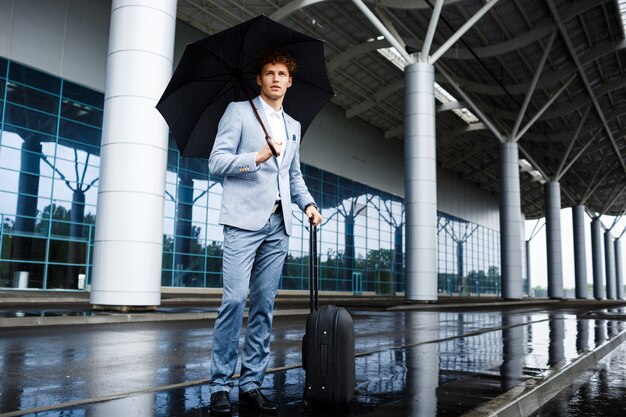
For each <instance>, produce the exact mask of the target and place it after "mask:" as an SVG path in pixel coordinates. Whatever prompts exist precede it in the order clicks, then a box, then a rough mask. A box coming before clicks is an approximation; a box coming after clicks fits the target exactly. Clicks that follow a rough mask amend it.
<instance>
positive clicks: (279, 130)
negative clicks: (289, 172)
mask: <svg viewBox="0 0 626 417" xmlns="http://www.w3.org/2000/svg"><path fill="white" fill-rule="evenodd" d="M261 104H262V106H263V111H264V112H265V116H266V117H267V121H268V122H269V124H270V125H269V126H265V128H266V129H267V131H268V133H269V134H270V136H271V138H272V139H273V140H278V141H281V142H282V143H283V144H282V145H281V146H280V155H278V157H276V161H277V162H278V168H280V166H281V164H282V162H283V154H284V153H285V149H286V147H287V126H286V125H285V116H284V113H283V108H282V106H281V107H280V110H278V111H276V110H274V109H273V108H272V106H270V105H269V104H267V103H266V102H265V100H263V98H261ZM274 147H275V148H278V147H277V146H276V145H274ZM276 150H277V151H278V150H279V149H276ZM276 187H277V188H278V177H276ZM276 200H280V189H279V190H278V192H277V194H276Z"/></svg>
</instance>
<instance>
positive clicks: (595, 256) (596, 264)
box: [591, 218, 604, 300]
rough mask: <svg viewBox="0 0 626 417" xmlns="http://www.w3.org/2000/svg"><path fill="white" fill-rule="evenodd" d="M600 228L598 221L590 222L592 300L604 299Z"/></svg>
mask: <svg viewBox="0 0 626 417" xmlns="http://www.w3.org/2000/svg"><path fill="white" fill-rule="evenodd" d="M602 258H603V256H602V226H601V225H600V219H598V218H596V219H593V220H592V221H591V262H592V266H593V298H595V299H596V300H602V299H603V298H604V271H603V268H604V265H603V264H602Z"/></svg>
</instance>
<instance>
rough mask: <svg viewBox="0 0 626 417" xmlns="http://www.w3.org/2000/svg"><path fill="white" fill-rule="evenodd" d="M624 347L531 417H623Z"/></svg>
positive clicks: (625, 394) (625, 395) (625, 409)
mask: <svg viewBox="0 0 626 417" xmlns="http://www.w3.org/2000/svg"><path fill="white" fill-rule="evenodd" d="M625 399H626V344H621V345H620V346H619V347H618V348H617V349H615V351H613V352H612V353H610V354H609V355H608V356H607V357H605V358H604V359H603V360H601V361H600V362H599V363H598V364H597V365H596V366H595V367H594V368H592V369H590V370H589V371H587V372H585V373H584V374H583V375H581V376H580V377H579V378H578V379H576V380H575V381H573V382H572V384H571V386H570V387H568V388H567V389H565V390H564V391H563V392H561V393H560V394H559V395H557V396H556V397H555V398H554V399H553V400H552V401H550V402H549V403H547V404H546V405H545V406H543V407H542V408H541V409H539V410H538V411H537V412H536V413H534V414H533V416H534V417H578V416H603V417H623V416H626V401H625Z"/></svg>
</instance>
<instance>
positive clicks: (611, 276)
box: [604, 230, 616, 300]
mask: <svg viewBox="0 0 626 417" xmlns="http://www.w3.org/2000/svg"><path fill="white" fill-rule="evenodd" d="M614 245H615V244H614V243H613V236H611V231H610V230H607V231H606V232H604V267H605V269H606V298H607V299H608V300H615V297H616V292H615V291H616V289H615V287H616V285H615V253H614V252H613V251H614V250H615V246H614Z"/></svg>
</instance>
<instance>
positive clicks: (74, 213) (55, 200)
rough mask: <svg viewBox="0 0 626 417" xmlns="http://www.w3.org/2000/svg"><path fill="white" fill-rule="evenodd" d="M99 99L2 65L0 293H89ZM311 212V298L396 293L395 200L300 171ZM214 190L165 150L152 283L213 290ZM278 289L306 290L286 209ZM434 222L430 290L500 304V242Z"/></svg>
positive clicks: (298, 225)
mask: <svg viewBox="0 0 626 417" xmlns="http://www.w3.org/2000/svg"><path fill="white" fill-rule="evenodd" d="M103 101H104V96H103V94H102V93H99V92H95V91H92V90H90V89H87V88H85V87H82V86H79V85H76V84H74V83H71V82H69V81H66V80H63V79H60V78H57V77H54V76H51V75H49V74H45V73H42V72H40V71H37V70H34V69H32V68H29V67H26V66H23V65H20V64H18V63H15V62H10V61H7V60H5V59H2V58H0V128H1V136H0V221H1V224H2V228H1V229H0V287H5V288H11V287H14V288H20V287H21V288H41V289H55V288H63V289H83V288H85V286H86V285H88V284H89V279H90V273H91V265H92V253H93V238H94V227H95V216H96V199H97V188H98V175H99V165H100V137H101V134H102V130H101V129H102V113H103ZM302 171H303V174H304V176H305V181H306V183H307V185H308V187H309V189H310V191H311V193H312V194H313V197H314V198H315V200H316V201H317V202H318V204H319V205H320V208H321V211H322V214H323V216H324V223H323V225H322V227H321V229H320V235H319V239H318V240H319V241H320V245H321V247H320V249H319V251H320V252H319V253H320V275H321V280H320V289H321V290H325V291H342V292H351V293H355V294H359V293H363V292H368V293H376V294H394V293H396V292H398V291H403V290H404V259H403V254H404V239H403V236H404V221H405V217H404V204H403V200H402V198H400V197H397V196H394V195H391V194H388V193H385V192H383V191H380V190H377V189H374V188H371V187H368V186H366V185H363V184H361V183H358V182H355V181H352V180H349V179H346V178H342V177H340V176H337V175H335V174H332V173H329V172H326V171H322V170H320V169H318V168H315V167H312V166H309V165H305V164H303V165H302ZM221 195H222V182H221V179H220V178H218V177H214V176H212V175H211V173H210V172H209V171H208V164H207V161H206V160H202V159H197V158H183V157H181V156H180V155H179V153H178V150H177V148H176V145H175V144H174V141H173V140H170V150H169V153H168V166H167V175H166V194H165V217H164V231H163V269H162V275H161V284H162V285H163V286H176V287H220V286H221V259H222V239H223V235H222V227H221V226H219V224H218V217H219V209H220V204H221ZM292 215H293V220H294V228H293V235H292V237H291V239H290V242H289V253H288V255H287V260H286V262H285V267H284V271H283V275H282V278H281V283H280V288H281V289H294V290H306V289H308V239H309V236H308V233H309V230H308V225H307V222H306V221H305V219H304V215H303V213H301V212H300V210H299V209H298V208H297V207H296V206H295V205H294V210H293V214H292ZM438 216H439V219H438V221H439V227H438V236H439V291H440V293H442V294H461V295H469V294H485V293H489V294H499V291H500V273H499V270H500V256H499V234H498V232H496V231H493V230H490V229H487V228H485V227H482V226H479V225H477V224H473V223H471V222H467V221H465V220H463V219H459V218H456V217H453V216H450V215H447V214H445V213H438Z"/></svg>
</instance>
